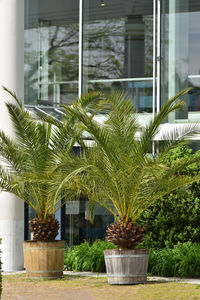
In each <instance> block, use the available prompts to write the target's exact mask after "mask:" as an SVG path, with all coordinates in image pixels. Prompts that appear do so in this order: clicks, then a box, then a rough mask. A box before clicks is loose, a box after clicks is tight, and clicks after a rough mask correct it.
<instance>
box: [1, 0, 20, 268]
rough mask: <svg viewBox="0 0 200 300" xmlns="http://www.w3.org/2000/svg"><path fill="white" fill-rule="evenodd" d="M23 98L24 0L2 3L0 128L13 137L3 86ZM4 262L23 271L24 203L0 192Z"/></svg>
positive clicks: (5, 0)
mask: <svg viewBox="0 0 200 300" xmlns="http://www.w3.org/2000/svg"><path fill="white" fill-rule="evenodd" d="M2 85H4V86H6V87H7V88H9V89H10V90H12V91H14V92H15V93H16V94H17V95H18V97H19V98H20V99H22V101H23V95H24V0H0V129H3V130H4V131H5V132H6V133H7V134H9V135H10V136H13V130H12V126H11V122H10V120H9V116H8V113H7V110H6V107H5V104H4V102H5V101H12V100H11V99H10V96H9V95H8V94H7V93H5V92H4V91H3V90H2V88H1V86H2ZM0 238H2V246H1V250H2V254H1V259H2V263H3V266H2V268H3V270H4V271H15V270H20V269H23V249H22V242H23V239H24V204H23V202H22V200H20V199H18V198H17V197H15V196H13V195H11V194H8V193H5V192H0Z"/></svg>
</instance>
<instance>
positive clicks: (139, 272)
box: [104, 249, 149, 284]
mask: <svg viewBox="0 0 200 300" xmlns="http://www.w3.org/2000/svg"><path fill="white" fill-rule="evenodd" d="M104 257H105V263H106V271H107V276H108V283H109V284H137V283H145V282H146V281H147V269H148V259H149V251H148V249H134V250H117V249H112V250H105V251H104Z"/></svg>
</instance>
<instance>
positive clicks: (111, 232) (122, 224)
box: [106, 220, 144, 250]
mask: <svg viewBox="0 0 200 300" xmlns="http://www.w3.org/2000/svg"><path fill="white" fill-rule="evenodd" d="M106 233H107V236H106V239H107V241H109V242H111V243H113V244H115V245H116V246H117V247H118V249H120V250H122V249H133V248H134V247H135V246H137V245H138V244H140V243H141V242H142V241H144V229H143V227H140V226H139V225H137V224H135V223H133V222H132V221H125V220H120V221H117V222H115V223H112V224H110V226H108V227H107V231H106Z"/></svg>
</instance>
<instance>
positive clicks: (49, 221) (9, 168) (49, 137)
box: [0, 87, 100, 241]
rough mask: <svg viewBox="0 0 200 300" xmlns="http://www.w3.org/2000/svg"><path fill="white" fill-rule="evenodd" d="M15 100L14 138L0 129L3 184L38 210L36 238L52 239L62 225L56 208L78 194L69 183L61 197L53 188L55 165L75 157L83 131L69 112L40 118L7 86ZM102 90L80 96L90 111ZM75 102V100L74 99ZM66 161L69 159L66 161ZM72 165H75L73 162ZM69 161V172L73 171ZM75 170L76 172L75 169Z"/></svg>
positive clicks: (33, 223)
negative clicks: (56, 214)
mask: <svg viewBox="0 0 200 300" xmlns="http://www.w3.org/2000/svg"><path fill="white" fill-rule="evenodd" d="M4 90H5V91H7V92H8V93H9V94H10V95H11V96H12V97H13V99H15V103H6V106H7V109H8V112H9V115H10V118H11V120H12V124H13V128H14V132H15V138H14V139H11V138H10V137H9V136H7V135H6V134H5V133H4V132H3V131H0V155H1V162H2V163H3V164H1V166H0V188H1V189H2V190H4V191H7V192H10V193H13V194H15V195H16V196H18V197H19V198H21V199H22V200H24V201H25V202H26V203H27V204H28V205H29V206H30V207H31V208H32V209H33V210H34V211H35V212H36V214H37V218H34V220H33V221H31V222H30V226H31V230H32V232H33V234H34V239H36V240H38V241H52V240H54V239H55V237H56V236H57V233H58V229H59V223H58V221H57V220H56V219H55V213H56V211H57V210H58V209H59V208H60V207H61V206H62V205H63V204H64V203H65V202H66V201H67V200H69V199H72V197H73V195H74V194H76V193H75V191H74V189H73V188H71V187H70V181H69V186H68V188H66V184H65V193H66V194H67V195H68V197H65V199H64V198H63V197H62V189H59V190H57V191H55V190H53V192H52V186H53V185H54V181H55V176H56V171H55V170H56V166H57V164H59V163H60V160H61V159H62V157H63V156H65V157H68V158H69V159H70V157H71V158H73V156H74V154H73V147H74V145H75V142H76V141H79V143H80V145H81V144H82V141H81V140H80V138H79V137H80V135H81V131H80V130H76V126H77V125H76V120H75V118H74V117H71V116H70V115H69V114H68V113H67V112H66V114H65V115H64V117H63V120H62V121H59V120H57V119H55V118H53V117H50V116H49V117H46V119H47V120H48V121H49V122H46V121H45V117H44V116H43V119H44V120H41V119H40V120H38V119H37V118H36V116H33V114H31V112H29V111H27V110H26V109H25V108H24V107H23V105H22V104H21V102H20V101H19V100H18V98H17V96H16V95H15V94H14V93H13V92H11V91H10V90H8V89H7V88H5V87H4ZM99 96H100V94H99V93H96V94H93V95H88V96H87V97H82V98H81V99H79V100H77V102H78V103H79V106H83V107H84V108H85V110H86V111H87V107H90V106H91V105H92V104H91V103H92V101H93V99H94V98H95V99H97V98H98V97H99ZM74 106H75V103H74ZM65 162H66V161H65ZM72 167H73V166H72ZM70 168H71V166H70V165H69V169H68V172H69V173H71V172H72V170H73V169H72V168H71V169H70ZM72 174H73V173H72Z"/></svg>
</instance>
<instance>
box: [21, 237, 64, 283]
mask: <svg viewBox="0 0 200 300" xmlns="http://www.w3.org/2000/svg"><path fill="white" fill-rule="evenodd" d="M23 248H24V264H25V268H26V275H27V277H31V278H49V279H56V278H60V277H62V275H63V267H64V254H65V241H53V242H37V241H25V242H24V243H23Z"/></svg>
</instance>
